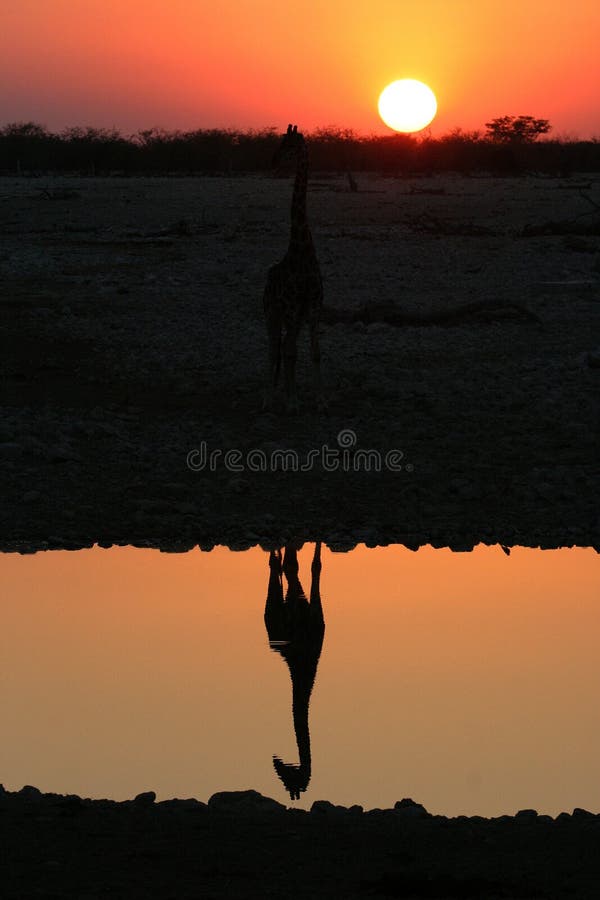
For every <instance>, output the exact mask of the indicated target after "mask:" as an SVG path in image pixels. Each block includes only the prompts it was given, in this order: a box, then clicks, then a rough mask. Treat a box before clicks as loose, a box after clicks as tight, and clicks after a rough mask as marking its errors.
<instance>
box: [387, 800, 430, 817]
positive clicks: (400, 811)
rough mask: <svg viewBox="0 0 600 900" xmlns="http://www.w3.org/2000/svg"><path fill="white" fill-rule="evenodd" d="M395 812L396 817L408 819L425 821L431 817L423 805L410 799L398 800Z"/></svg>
mask: <svg viewBox="0 0 600 900" xmlns="http://www.w3.org/2000/svg"><path fill="white" fill-rule="evenodd" d="M394 812H395V813H396V815H399V816H402V818H407V819H424V818H426V817H427V816H429V813H428V812H427V810H426V809H425V807H424V806H423V805H422V804H421V803H415V801H414V800H411V799H410V798H409V797H405V798H404V800H398V801H397V802H396V803H395V804H394Z"/></svg>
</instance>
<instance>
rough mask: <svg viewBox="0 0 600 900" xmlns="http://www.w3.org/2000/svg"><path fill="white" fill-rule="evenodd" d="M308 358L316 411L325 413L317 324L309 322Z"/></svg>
mask: <svg viewBox="0 0 600 900" xmlns="http://www.w3.org/2000/svg"><path fill="white" fill-rule="evenodd" d="M310 358H311V360H312V367H313V384H314V387H315V393H316V395H317V409H318V410H319V412H327V400H326V399H325V397H324V395H323V385H322V382H321V349H320V347H319V323H318V320H316V319H314V320H311V323H310Z"/></svg>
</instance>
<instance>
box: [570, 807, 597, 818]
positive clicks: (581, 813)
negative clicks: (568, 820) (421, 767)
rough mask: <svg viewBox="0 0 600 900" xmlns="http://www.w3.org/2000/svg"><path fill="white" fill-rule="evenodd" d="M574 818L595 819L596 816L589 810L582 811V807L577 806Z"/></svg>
mask: <svg viewBox="0 0 600 900" xmlns="http://www.w3.org/2000/svg"><path fill="white" fill-rule="evenodd" d="M573 818H574V819H579V820H581V819H595V818H596V816H595V815H594V813H592V812H590V811H589V810H587V809H582V808H581V807H580V806H576V807H575V809H574V810H573Z"/></svg>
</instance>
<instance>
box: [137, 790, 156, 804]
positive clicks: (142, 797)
mask: <svg viewBox="0 0 600 900" xmlns="http://www.w3.org/2000/svg"><path fill="white" fill-rule="evenodd" d="M155 800H156V794H155V793H154V791H144V792H143V793H141V794H137V796H135V797H134V798H133V802H134V803H137V804H139V805H140V806H149V805H150V804H151V803H154V801H155Z"/></svg>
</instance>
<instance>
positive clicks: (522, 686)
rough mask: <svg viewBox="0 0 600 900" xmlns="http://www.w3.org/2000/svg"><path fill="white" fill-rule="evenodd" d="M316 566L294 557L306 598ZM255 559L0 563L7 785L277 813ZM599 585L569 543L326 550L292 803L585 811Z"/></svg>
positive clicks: (276, 746) (597, 750) (265, 580)
mask: <svg viewBox="0 0 600 900" xmlns="http://www.w3.org/2000/svg"><path fill="white" fill-rule="evenodd" d="M313 550H314V545H307V546H305V547H304V548H303V549H302V550H301V551H300V552H299V554H298V559H299V580H300V583H301V585H302V587H303V588H304V592H305V594H306V597H307V600H308V599H310V588H311V560H312V558H313ZM269 561H270V557H269V554H268V553H266V552H265V551H263V550H260V549H258V548H255V549H253V550H250V551H246V552H243V553H233V552H231V551H229V550H226V549H223V548H217V549H215V550H214V551H213V552H211V553H202V552H200V551H199V550H195V551H192V552H190V553H188V554H182V555H167V554H160V553H158V552H156V551H153V550H139V549H133V548H125V549H123V548H113V549H111V550H101V549H99V548H94V549H92V550H82V551H78V552H75V553H68V552H60V551H57V552H47V553H39V554H36V555H35V556H25V557H23V556H18V555H5V556H3V557H1V558H0V569H1V573H2V583H3V585H4V599H3V602H2V606H1V613H0V647H1V651H2V670H1V675H0V709H1V714H2V720H3V723H4V730H3V740H2V742H1V744H0V781H2V782H3V783H4V785H5V787H7V788H9V789H13V790H14V789H18V788H20V787H21V786H22V785H23V784H34V785H36V786H37V787H39V788H40V789H42V790H45V791H57V792H60V793H67V792H73V793H78V794H81V795H85V796H91V797H102V796H109V797H113V798H116V799H124V798H128V797H132V796H133V795H135V794H136V793H138V792H140V791H143V790H150V789H152V790H155V791H156V793H157V795H158V797H159V799H164V798H168V797H174V796H177V797H189V796H195V797H198V798H199V799H204V800H206V799H207V798H208V797H209V796H210V794H211V793H213V792H214V791H216V790H238V789H246V788H254V789H256V790H259V791H261V792H262V793H264V794H267V795H268V796H272V797H275V798H277V799H279V800H281V801H282V802H287V803H291V802H292V801H291V800H290V798H289V795H288V793H287V792H286V789H285V787H284V784H283V783H282V779H281V777H280V776H279V775H278V774H277V772H276V769H275V767H274V764H273V757H274V756H275V757H277V758H279V759H280V760H282V762H285V763H291V764H294V765H297V764H298V763H299V750H298V746H297V742H296V735H295V732H294V720H293V716H292V683H291V677H290V674H291V667H290V665H289V663H287V660H286V658H285V654H283V653H282V652H281V648H280V647H279V648H278V647H277V646H275V650H273V649H272V648H271V647H270V645H269V634H268V633H267V628H266V627H265V619H264V614H265V603H266V600H267V595H268V588H269V580H270V578H271V577H272V573H273V569H272V568H271V569H270V567H269ZM598 586H599V568H598V556H597V554H596V553H595V552H594V551H593V550H586V549H570V550H558V551H536V550H527V549H522V548H514V549H513V550H512V553H511V555H510V556H506V555H505V554H504V553H503V552H502V551H501V549H500V548H498V547H496V548H488V547H483V546H481V547H478V548H476V549H475V551H473V552H472V553H464V554H460V553H451V552H450V551H446V550H433V549H431V548H423V549H421V550H419V551H418V552H417V553H411V552H410V551H408V550H406V549H405V548H402V547H388V548H378V549H374V550H371V549H367V548H365V547H363V546H361V547H358V548H356V549H355V550H354V551H352V552H351V553H347V554H339V553H338V554H336V553H332V552H330V551H329V550H327V549H326V548H323V551H322V573H321V578H320V596H321V599H322V609H323V618H324V623H325V630H324V638H323V642H322V649H321V651H320V654H317V659H316V669H315V675H314V686H313V687H312V693H310V690H309V694H310V698H309V699H310V711H309V717H308V725H309V728H310V750H311V758H312V765H311V770H310V777H309V780H308V784H307V785H304V786H305V787H306V790H303V789H301V790H300V792H299V793H300V799H299V800H296V801H294V802H295V805H298V806H310V805H311V804H312V802H313V801H314V800H316V799H328V800H331V801H333V802H335V803H342V804H344V805H351V804H353V803H360V804H363V805H364V806H365V807H366V808H372V807H375V806H390V805H393V803H394V802H395V801H396V800H398V799H400V798H402V797H406V796H410V797H413V798H414V799H415V800H418V801H419V802H421V803H424V804H425V806H426V807H427V808H428V809H429V810H430V811H432V812H436V813H445V814H448V815H455V814H459V813H465V814H481V815H496V814H500V813H504V812H515V811H516V810H517V809H520V808H523V807H534V808H536V809H538V810H539V811H540V812H548V813H551V814H556V813H557V812H559V811H561V810H563V809H566V810H570V809H572V808H573V807H575V806H583V807H586V808H588V809H593V810H598V809H600V784H599V779H598V773H597V760H598V758H599V756H600V714H599V713H598V698H597V690H598V684H599V682H600V678H599V676H600V657H599V655H598V652H597V642H598V635H599V632H600V628H599V626H600V604H599V602H598V598H599V591H598ZM283 587H284V589H285V587H286V582H285V579H283ZM313 656H314V654H313ZM313 661H314V660H313ZM297 724H298V722H296V725H297ZM304 774H306V772H305V773H304ZM301 780H302V779H301ZM305 780H306V779H305Z"/></svg>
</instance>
